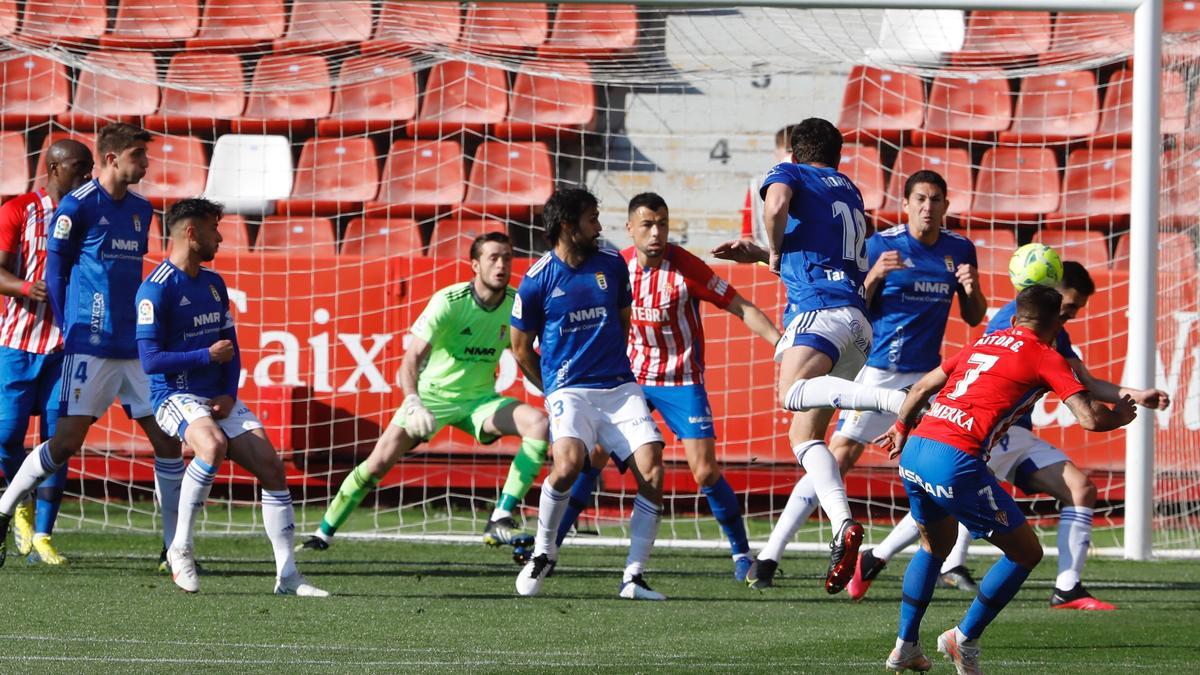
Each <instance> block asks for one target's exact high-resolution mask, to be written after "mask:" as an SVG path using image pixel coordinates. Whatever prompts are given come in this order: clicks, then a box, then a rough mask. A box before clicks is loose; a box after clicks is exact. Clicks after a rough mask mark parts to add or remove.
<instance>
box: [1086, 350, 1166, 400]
mask: <svg viewBox="0 0 1200 675" xmlns="http://www.w3.org/2000/svg"><path fill="white" fill-rule="evenodd" d="M1067 365H1069V366H1071V370H1072V371H1074V373H1075V375H1076V376H1077V377H1078V378H1079V381H1080V382H1082V383H1083V386H1085V387H1087V388H1088V391H1090V392H1092V396H1094V397H1095V398H1096V399H1097V400H1099V401H1103V402H1105V403H1117V402H1118V401H1120V400H1121V399H1123V398H1125V397H1126V396H1128V397H1130V398H1132V399H1133V402H1134V403H1136V404H1138V405H1140V406H1142V407H1143V408H1151V409H1154V410H1166V408H1167V406H1169V405H1171V396H1170V394H1168V393H1167V392H1165V391H1163V390H1161V389H1131V388H1129V387H1122V386H1119V385H1117V384H1114V383H1112V382H1109V381H1108V380H1102V379H1100V378H1098V377H1096V376H1095V375H1093V374H1092V373H1091V371H1089V370H1088V367H1087V366H1086V365H1084V363H1083V360H1082V359H1067Z"/></svg>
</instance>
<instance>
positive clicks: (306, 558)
mask: <svg viewBox="0 0 1200 675" xmlns="http://www.w3.org/2000/svg"><path fill="white" fill-rule="evenodd" d="M56 540H58V544H59V547H60V548H61V549H62V550H63V552H64V554H66V555H70V556H72V559H71V564H70V566H69V567H67V568H63V569H51V568H46V567H28V566H25V565H24V563H23V561H22V560H21V559H20V558H17V557H10V558H9V563H8V565H7V566H6V567H5V568H4V569H3V570H0V605H2V606H3V607H4V609H5V614H6V616H7V622H6V626H5V628H4V629H0V664H3V665H2V667H0V669H2V670H4V671H6V672H106V673H108V672H122V673H123V672H165V671H173V672H287V673H298V672H356V671H358V672H430V671H472V672H514V671H539V672H564V671H566V672H580V671H589V672H635V671H636V672H685V671H686V672H696V671H719V672H734V671H737V672H806V673H860V672H861V673H872V672H874V673H880V672H883V660H884V658H885V657H886V656H887V653H888V650H889V649H890V648H891V646H892V643H893V640H894V636H895V632H894V631H895V627H896V618H897V612H898V602H899V597H900V575H901V574H902V572H903V569H904V565H905V563H906V560H905V559H901V560H897V561H896V562H895V563H894V564H893V565H892V566H891V567H890V568H889V569H888V570H886V571H885V572H884V573H883V574H882V575H881V577H880V579H879V580H878V581H877V582H876V583H875V586H874V587H873V588H872V590H871V593H870V595H869V596H868V597H867V599H866V601H864V602H863V603H861V604H854V603H851V602H850V601H849V600H847V598H846V596H845V595H844V594H843V595H839V596H836V597H829V596H827V595H826V594H825V592H824V590H823V589H822V588H821V578H822V574H823V571H824V567H825V564H826V559H825V558H823V557H821V556H818V555H815V554H804V555H801V554H792V555H790V556H789V557H788V558H787V559H786V560H785V561H784V563H783V565H782V567H783V569H784V571H785V572H786V573H787V576H785V577H783V578H782V579H781V580H780V582H781V587H779V588H777V589H774V590H772V591H768V592H765V593H759V592H754V591H750V590H748V589H746V588H745V586H744V585H741V584H737V583H735V582H734V581H733V578H732V575H731V574H730V569H731V565H730V563H729V559H728V558H727V557H726V556H725V555H722V554H721V553H718V552H716V551H682V550H671V549H659V550H658V551H656V552H655V555H654V557H653V558H652V560H651V568H650V570H649V572H648V574H647V578H648V579H649V580H650V581H651V583H652V584H653V585H654V587H655V588H656V589H659V590H661V591H663V592H664V593H666V594H667V596H668V597H669V600H668V601H667V602H665V603H646V602H641V603H638V602H632V601H628V600H621V599H619V598H617V595H616V593H617V581H618V574H619V572H618V570H619V569H620V567H621V565H622V564H623V561H624V551H622V550H619V549H612V548H595V547H585V546H577V547H574V548H565V549H564V551H563V553H562V556H561V558H560V566H559V572H558V574H556V576H554V577H552V578H551V579H549V580H548V581H547V582H546V585H545V587H544V589H543V594H542V596H541V597H538V598H517V597H515V596H514V591H513V580H514V577H515V575H516V573H517V567H516V565H514V564H513V563H512V562H511V560H510V559H509V557H508V555H507V554H506V553H505V552H504V551H503V550H496V549H487V548H485V547H484V546H482V545H477V546H473V545H463V544H458V545H455V544H414V543H399V542H387V541H369V542H367V541H353V540H343V541H339V542H337V544H336V545H335V546H334V547H333V548H332V549H330V550H329V551H327V552H324V553H307V554H305V555H302V556H301V562H300V564H301V567H302V569H303V571H304V572H305V573H306V574H307V575H308V576H309V578H310V579H311V580H313V581H314V582H316V583H317V584H318V585H320V586H321V587H323V588H325V589H327V590H329V591H331V592H333V593H334V594H336V595H335V597H333V598H330V599H328V600H319V599H305V598H282V597H274V596H272V595H271V594H270V593H271V588H272V580H273V579H272V574H273V572H274V567H273V565H272V563H271V562H270V549H269V547H268V545H267V543H266V540H265V537H262V536H257V537H241V536H239V537H212V536H209V537H201V538H200V539H198V541H197V549H198V555H199V558H200V561H201V564H202V565H204V566H205V567H206V568H207V569H208V572H209V573H208V574H206V575H205V576H203V577H202V578H201V584H202V586H201V592H200V593H199V594H197V595H193V596H189V595H185V594H184V593H182V592H180V591H178V590H177V589H175V587H174V585H173V584H172V583H171V581H170V579H169V578H168V577H166V576H165V575H160V574H158V573H157V572H156V566H157V561H158V544H157V543H156V540H155V539H154V538H153V537H151V536H147V535H135V534H125V533H103V534H97V533H78V532H63V533H61V534H60V535H59V536H57V537H56ZM971 563H972V565H973V567H974V569H975V571H976V572H977V574H982V572H983V570H984V568H985V566H986V565H987V564H990V560H984V559H974V560H972V561H971ZM1054 568H1055V564H1054V560H1053V559H1052V558H1047V559H1046V560H1045V561H1043V563H1042V565H1041V566H1040V567H1039V568H1038V570H1037V571H1035V572H1034V574H1033V576H1032V577H1031V578H1030V581H1029V582H1027V583H1026V585H1025V588H1024V589H1023V590H1022V592H1021V593H1020V595H1018V596H1017V598H1016V599H1015V600H1014V601H1013V603H1012V604H1011V605H1010V606H1009V607H1008V609H1007V610H1006V611H1005V612H1004V613H1003V614H1001V616H1000V618H999V619H998V620H997V622H996V623H995V624H993V625H992V627H991V629H990V630H989V631H988V633H987V634H986V635H985V637H984V642H983V647H984V651H983V659H984V660H983V664H984V667H985V669H986V672H988V673H1088V674H1089V675H1093V674H1096V673H1117V672H1120V673H1128V672H1156V673H1163V672H1171V673H1175V672H1195V671H1196V669H1198V668H1200V565H1197V564H1196V562H1195V561H1160V562H1155V563H1130V562H1125V561H1114V560H1093V561H1091V562H1090V563H1089V565H1088V570H1087V581H1088V583H1089V584H1090V587H1091V588H1092V589H1093V591H1094V592H1095V593H1096V594H1097V595H1098V596H1099V597H1102V598H1104V599H1105V600H1110V601H1113V602H1116V603H1117V604H1118V605H1120V607H1121V609H1120V611H1118V612H1115V613H1091V614H1089V613H1082V612H1057V611H1051V610H1050V609H1048V608H1047V600H1048V597H1049V593H1050V587H1051V582H1052V579H1053V575H1054ZM969 600H970V598H969V597H968V596H967V595H966V594H963V593H961V592H957V591H941V590H939V591H938V592H937V594H936V595H935V596H934V603H933V605H931V607H930V609H929V613H928V615H927V616H926V620H925V626H926V629H925V632H924V634H923V636H922V639H923V643H924V646H925V649H926V652H927V653H930V654H931V656H934V657H936V656H937V655H936V654H932V652H933V651H934V641H935V639H936V637H937V634H938V633H939V632H941V631H942V630H944V629H945V628H947V627H949V626H952V625H954V623H955V622H956V621H957V619H958V618H959V617H960V616H961V614H962V612H963V611H964V610H965V609H966V606H967V603H968V602H969ZM933 672H935V673H938V672H941V673H948V672H952V670H951V667H950V665H949V664H948V663H946V662H945V661H943V660H941V659H940V657H937V658H935V660H934V671H933Z"/></svg>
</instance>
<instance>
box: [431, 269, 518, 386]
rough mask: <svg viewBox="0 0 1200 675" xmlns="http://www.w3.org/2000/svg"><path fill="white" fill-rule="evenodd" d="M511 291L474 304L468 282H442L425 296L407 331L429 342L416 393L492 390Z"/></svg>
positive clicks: (505, 344)
mask: <svg viewBox="0 0 1200 675" xmlns="http://www.w3.org/2000/svg"><path fill="white" fill-rule="evenodd" d="M516 295H517V291H516V290H515V289H513V288H512V287H509V288H506V289H505V292H504V300H502V301H501V302H500V304H499V305H498V306H496V307H495V308H493V309H487V308H485V307H484V306H483V305H482V304H480V302H479V299H478V297H476V295H475V288H474V285H473V283H472V282H470V281H466V282H463V283H458V284H454V285H452V286H447V287H445V288H443V289H442V290H440V291H438V292H437V293H434V294H433V297H432V298H430V299H429V304H428V305H426V306H425V311H423V312H421V316H419V317H417V320H416V322H415V323H414V324H413V327H412V334H413V335H415V336H416V337H419V338H421V339H422V340H424V341H426V342H428V343H429V345H430V347H431V349H430V351H429V360H428V361H427V362H426V363H425V367H424V369H422V370H421V375H420V377H419V378H418V380H417V392H418V393H419V394H420V395H421V396H422V397H424V396H426V395H432V396H436V397H438V398H441V399H444V400H448V401H469V400H479V399H481V398H487V397H488V396H495V395H496V364H497V363H499V361H500V355H501V354H503V353H504V350H505V349H507V348H508V320H509V316H510V315H511V314H512V305H513V298H514V297H516Z"/></svg>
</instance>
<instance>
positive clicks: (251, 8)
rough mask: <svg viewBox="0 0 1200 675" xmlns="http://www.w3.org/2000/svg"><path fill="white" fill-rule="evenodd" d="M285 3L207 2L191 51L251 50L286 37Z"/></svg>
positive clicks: (280, 0) (259, 0)
mask: <svg viewBox="0 0 1200 675" xmlns="http://www.w3.org/2000/svg"><path fill="white" fill-rule="evenodd" d="M286 15H287V14H286V11H285V7H284V2H283V0H205V3H204V17H203V18H202V20H201V22H200V32H199V33H197V34H196V37H194V38H192V39H190V40H188V41H187V46H188V48H189V49H250V48H254V47H258V46H261V45H263V43H269V42H272V41H274V40H278V39H279V38H281V37H283V23H284V17H285V16H286Z"/></svg>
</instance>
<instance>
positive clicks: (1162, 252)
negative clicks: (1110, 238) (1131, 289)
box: [1113, 230, 1198, 279]
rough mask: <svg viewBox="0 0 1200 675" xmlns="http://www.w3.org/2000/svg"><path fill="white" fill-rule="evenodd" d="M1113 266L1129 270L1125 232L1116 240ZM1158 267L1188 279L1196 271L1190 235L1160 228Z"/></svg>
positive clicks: (1127, 238)
mask: <svg viewBox="0 0 1200 675" xmlns="http://www.w3.org/2000/svg"><path fill="white" fill-rule="evenodd" d="M1113 268H1114V269H1117V270H1121V271H1128V270H1129V234H1128V233H1126V234H1124V235H1122V236H1121V238H1120V239H1118V240H1117V250H1116V253H1115V254H1114V255H1113ZM1158 269H1159V271H1160V272H1172V273H1174V274H1178V275H1181V276H1182V277H1183V278H1185V279H1190V278H1193V277H1195V276H1196V274H1197V273H1198V271H1197V269H1196V245H1195V243H1194V242H1193V241H1192V236H1191V235H1190V234H1188V233H1187V232H1170V231H1162V230H1160V231H1159V233H1158Z"/></svg>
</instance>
